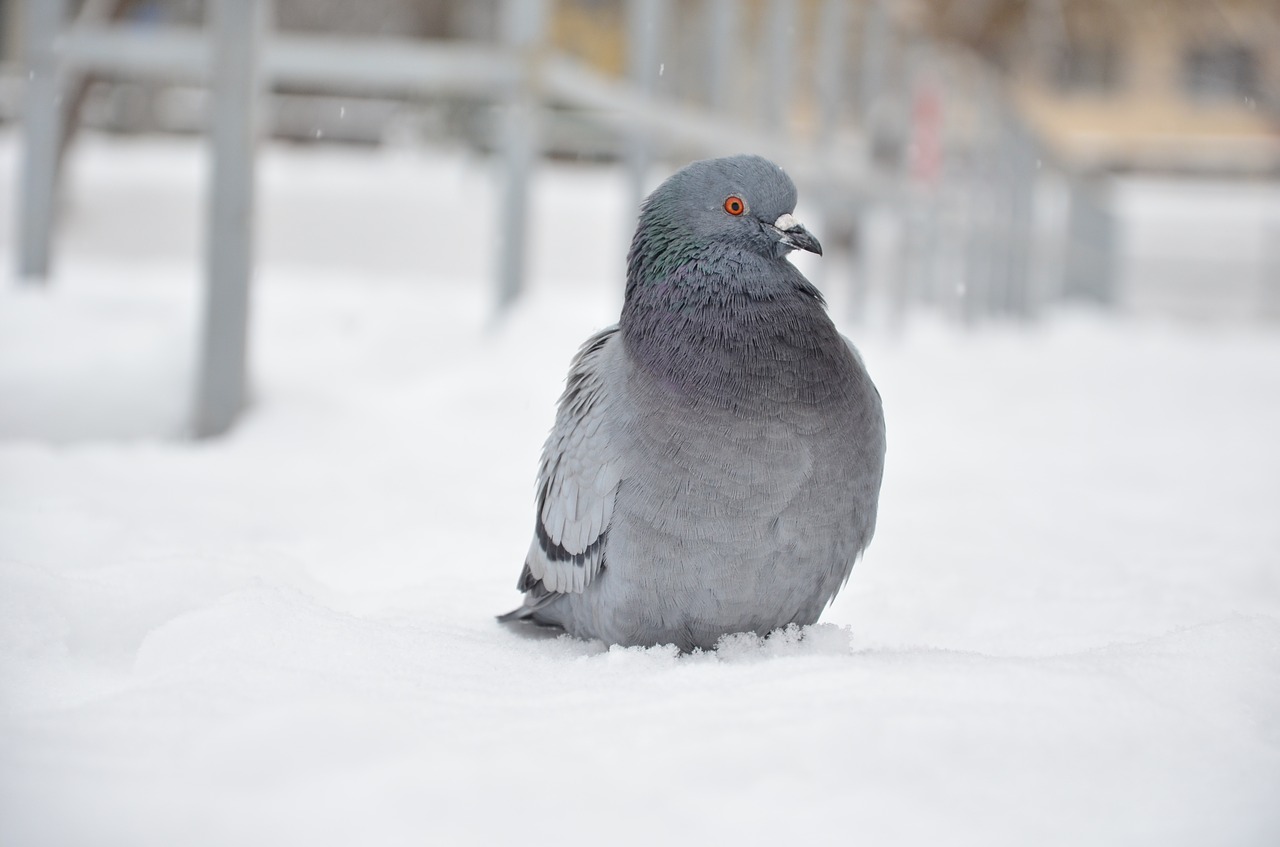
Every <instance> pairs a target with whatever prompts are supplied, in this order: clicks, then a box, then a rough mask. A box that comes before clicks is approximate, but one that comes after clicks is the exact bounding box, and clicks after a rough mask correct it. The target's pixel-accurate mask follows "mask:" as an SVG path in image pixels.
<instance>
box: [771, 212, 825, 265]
mask: <svg viewBox="0 0 1280 847" xmlns="http://www.w3.org/2000/svg"><path fill="white" fill-rule="evenodd" d="M773 228H774V229H776V230H777V231H778V240H779V241H781V242H782V243H783V244H785V245H787V246H788V247H791V248H793V249H795V250H807V251H809V252H810V253H817V254H818V255H819V256H821V255H822V245H821V244H819V243H818V239H816V238H814V237H813V233H811V232H809V230H807V229H805V228H804V225H803V224H801V223H800V222H799V221H798V220H796V218H795V215H791V214H786V215H783V216H782V217H780V218H778V219H777V220H776V221H774V222H773Z"/></svg>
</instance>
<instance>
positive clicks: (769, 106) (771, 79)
mask: <svg viewBox="0 0 1280 847" xmlns="http://www.w3.org/2000/svg"><path fill="white" fill-rule="evenodd" d="M796 13H797V9H796V4H795V0H769V8H768V11H767V12H766V13H765V20H764V27H763V31H762V32H761V40H760V46H759V48H758V51H757V52H758V54H759V55H760V56H761V58H763V60H764V61H763V63H762V64H761V65H760V66H759V67H760V70H762V71H763V72H764V75H765V78H764V79H763V80H762V81H761V83H760V90H761V91H762V92H763V93H764V103H763V106H764V108H762V109H761V110H760V117H761V118H762V119H763V125H764V127H765V128H766V129H767V130H768V131H770V132H780V133H781V134H782V135H783V136H784V137H785V136H786V135H787V134H788V133H787V130H788V128H789V127H790V125H791V101H792V99H793V97H794V93H793V92H792V91H791V81H792V79H793V77H794V74H793V71H792V67H791V66H792V64H793V59H794V54H795V50H794V47H793V45H794V42H795V29H796V25H797V23H798V18H799V16H798V15H797V14H796Z"/></svg>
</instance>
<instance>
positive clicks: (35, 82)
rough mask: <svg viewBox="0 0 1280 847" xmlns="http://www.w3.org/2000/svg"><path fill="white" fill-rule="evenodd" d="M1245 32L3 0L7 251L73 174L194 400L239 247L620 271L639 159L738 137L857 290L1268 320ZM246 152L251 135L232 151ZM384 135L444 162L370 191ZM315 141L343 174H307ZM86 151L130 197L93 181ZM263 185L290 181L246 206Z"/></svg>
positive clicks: (1129, 25)
mask: <svg viewBox="0 0 1280 847" xmlns="http://www.w3.org/2000/svg"><path fill="white" fill-rule="evenodd" d="M1277 43H1280V4H1278V3H1276V2H1274V0H1221V2H1212V3H1203V2H1194V0H1145V2H1123V3H1121V2H1114V0H975V2H947V0H898V1H897V2H891V1H890V0H698V1H697V2H682V3H676V2H664V0H647V2H646V0H478V1H476V2H457V0H454V1H453V2H451V0H370V2H362V3H344V2H337V1H336V0H274V1H273V2H268V0H258V2H253V1H252V0H226V2H222V3H212V2H200V0H42V2H31V3H19V2H12V0H6V2H2V3H0V50H2V51H3V52H2V54H0V121H2V122H3V133H4V136H5V138H4V144H5V148H6V150H7V153H6V155H7V156H8V158H9V160H10V162H11V170H10V174H11V178H10V179H9V181H8V182H9V184H8V186H7V191H6V192H5V193H6V195H8V197H7V200H6V202H10V203H12V204H13V206H12V208H11V209H9V210H6V215H7V216H8V217H9V220H8V221H7V222H6V226H5V234H4V237H5V238H12V239H13V240H12V242H10V243H9V245H8V247H7V249H6V252H8V253H11V254H12V257H11V259H10V265H11V267H12V268H13V269H14V272H15V276H16V277H17V278H18V279H22V280H25V281H26V282H27V283H33V282H34V283H35V284H37V285H38V284H41V282H42V281H44V280H46V279H47V278H48V277H49V274H50V273H51V271H52V269H53V268H54V267H55V266H56V265H57V259H58V257H59V255H60V254H68V256H69V260H70V261H72V262H75V261H76V260H77V259H76V257H78V256H79V251H80V250H81V249H82V248H81V245H82V244H83V243H84V240H83V239H81V240H77V239H76V238H75V237H74V232H75V227H76V226H77V223H76V221H75V220H74V218H76V217H77V216H82V215H85V214H91V213H92V212H91V211H87V210H90V209H91V208H92V205H93V204H94V203H95V202H97V200H102V201H103V202H104V204H105V203H107V202H108V201H109V204H110V205H111V206H112V207H113V209H114V213H112V214H110V215H108V216H107V218H106V219H105V220H100V221H97V222H95V223H94V226H93V227H91V229H92V230H93V234H87V235H86V237H87V238H88V239H89V241H91V242H93V243H94V244H95V245H97V246H98V247H99V248H101V249H102V250H105V251H108V253H109V252H110V251H112V250H124V251H125V253H124V255H126V256H129V257H132V259H131V260H138V259H141V260H142V261H144V262H150V263H154V260H156V259H157V258H160V257H162V256H164V255H166V254H167V253H169V252H172V257H173V258H174V259H175V260H183V261H189V262H194V263H195V265H193V267H195V268H196V269H197V271H196V272H197V273H198V274H199V275H200V278H201V280H202V283H201V284H202V285H203V286H204V295H203V296H204V297H205V299H206V303H205V306H204V307H203V309H204V312H203V314H202V316H201V317H200V320H202V321H203V322H204V323H203V324H202V326H203V329H202V332H203V336H202V337H203V341H202V342H201V345H202V346H201V347H200V352H199V354H198V361H197V362H196V363H195V367H196V369H197V372H198V374H199V376H198V377H197V381H198V385H197V388H196V393H197V401H196V405H197V408H196V410H195V413H194V415H195V424H194V428H195V430H196V431H197V432H202V433H215V432H220V431H222V430H224V429H225V428H226V426H228V425H229V422H230V420H231V419H232V417H233V416H234V410H236V409H238V408H239V407H240V406H241V405H242V403H243V401H244V396H243V395H244V390H245V389H244V377H243V376H242V372H243V371H244V369H245V367H246V364H245V359H246V356H245V354H244V352H243V347H244V344H245V341H244V339H245V337H246V335H247V332H248V330H247V329H246V328H245V323H246V321H247V314H248V306H247V304H248V302H249V301H250V299H251V298H250V296H249V294H248V291H249V290H250V289H251V286H250V283H249V280H250V278H251V277H252V276H253V274H254V272H255V269H257V270H259V272H261V268H262V266H263V263H264V261H265V262H266V263H268V264H270V263H271V262H272V261H273V260H275V259H277V258H279V257H280V256H281V255H282V254H289V255H292V256H293V257H295V258H304V257H306V256H310V257H311V258H313V259H317V260H318V263H319V264H321V265H322V266H324V267H328V268H332V267H333V264H332V263H333V261H335V260H341V261H346V262H348V264H349V265H350V266H351V268H352V269H353V270H355V269H360V268H362V267H363V268H365V269H366V270H367V269H369V268H373V267H376V268H378V269H380V270H382V271H384V272H387V273H391V274H393V275H403V276H406V277H416V278H420V279H422V280H423V281H424V282H427V281H429V280H431V279H439V278H442V277H449V278H456V277H457V273H458V271H459V263H458V261H457V259H456V257H454V258H452V259H451V258H449V257H446V256H444V255H442V253H444V252H445V249H444V245H450V246H452V247H462V246H466V247H468V248H469V249H472V250H473V251H474V252H472V253H471V259H472V261H471V262H470V263H469V264H468V265H466V270H467V271H469V272H472V275H473V277H474V278H473V279H469V280H468V281H467V283H466V284H467V285H479V286H484V287H485V290H486V291H487V296H488V297H489V298H490V300H491V303H492V307H493V309H494V310H495V311H501V310H504V309H506V308H508V307H509V306H511V304H513V303H515V302H516V301H517V300H518V299H519V298H520V297H521V296H523V295H524V294H526V293H527V292H528V290H529V289H530V287H531V286H536V285H537V280H538V279H539V278H541V277H544V276H566V275H567V276H572V275H573V271H574V270H578V271H581V270H582V268H583V267H587V268H590V269H591V272H592V273H593V274H595V275H596V276H597V277H599V285H601V286H606V287H610V288H612V289H618V288H620V286H619V285H618V284H617V280H618V279H619V278H620V273H621V265H620V257H621V256H622V255H623V252H624V251H625V244H626V241H627V238H628V237H629V231H630V227H631V226H632V223H633V220H634V212H635V209H636V207H637V205H638V203H639V200H640V199H641V198H642V197H643V195H644V193H645V192H646V191H647V190H648V189H649V188H651V187H652V186H653V185H654V184H655V183H656V181H657V180H658V179H660V178H661V177H662V176H664V175H665V174H667V173H669V172H670V171H671V170H673V169H674V168H676V167H678V166H679V165H681V164H683V163H684V162H686V161H688V160H690V159H693V158H702V157H706V156H712V155H718V154H725V153H734V152H741V151H744V150H750V151H755V152H760V153H763V154H765V155H768V156H771V157H773V158H775V159H777V160H778V161H779V162H781V163H782V164H783V165H784V166H785V167H787V168H788V170H789V171H790V172H791V173H792V174H793V175H794V176H795V178H796V179H797V182H798V183H799V184H800V187H801V196H802V210H803V211H804V212H805V213H806V215H807V217H808V218H809V219H810V220H811V223H812V224H813V225H814V226H816V227H817V229H818V230H819V231H820V232H821V233H822V239H823V244H824V246H827V248H828V253H827V258H826V259H825V260H824V261H823V262H822V263H821V265H816V266H814V267H813V268H811V269H808V268H807V269H808V270H810V272H811V273H812V274H813V275H814V276H815V277H817V278H818V281H819V282H820V284H821V285H822V286H823V287H824V289H825V290H827V291H828V293H829V295H830V296H831V297H832V298H833V300H834V301H838V302H839V304H840V308H841V309H843V310H844V314H845V315H846V316H847V317H848V318H850V319H853V320H857V321H863V322H866V321H870V322H872V323H879V324H883V325H901V324H902V322H904V321H905V320H907V319H908V316H910V315H913V314H918V313H922V312H924V313H931V314H935V315H939V316H941V317H942V318H943V319H946V320H955V321H959V322H963V323H967V324H976V323H979V322H981V321H984V320H989V319H993V318H994V319H1010V320H1017V321H1026V320H1033V319H1035V318H1036V317H1037V316H1038V315H1041V314H1042V313H1043V312H1044V310H1045V309H1046V308H1049V307H1051V306H1053V305H1054V304H1059V303H1063V302H1069V301H1076V302H1088V303H1092V304H1097V305H1098V306H1099V307H1101V308H1106V309H1112V310H1118V311H1122V312H1125V313H1131V314H1135V315H1142V316H1159V317H1166V318H1170V317H1171V318H1175V319H1179V320H1190V321H1212V322H1228V323H1232V324H1259V323H1262V324H1273V323H1274V322H1275V321H1276V320H1277V319H1280V189H1278V188H1277V186H1278V185H1280V183H1278V180H1280V51H1278V50H1276V49H1274V48H1275V45H1276V44H1277ZM121 139H128V140H140V141H141V142H142V143H143V146H142V147H139V146H137V145H130V144H127V143H126V144H123V145H122V144H120V143H118V140H121ZM206 139H208V141H206ZM148 144H150V145H151V146H150V147H147V146H146V145H148ZM206 150H207V152H199V151H206ZM193 151H196V152H193ZM264 151H265V156H266V157H268V158H273V159H275V160H278V161H279V164H278V165H270V164H269V165H265V166H262V167H256V165H258V160H260V159H263V158H264ZM285 151H288V152H285ZM335 151H345V153H337V155H339V158H340V159H341V162H342V163H341V164H340V165H334V166H333V167H332V168H326V167H325V166H323V165H320V166H319V167H317V168H315V169H312V171H308V169H307V168H306V166H305V164H302V163H306V162H309V161H315V156H316V154H317V153H319V154H320V155H321V156H322V157H323V155H324V152H329V153H333V152H335ZM355 151H359V152H355ZM407 151H408V152H407ZM82 154H83V155H82ZM405 155H417V156H419V157H421V159H422V160H424V161H427V160H429V161H430V164H429V165H424V168H423V169H422V171H421V173H425V172H426V170H428V169H438V170H440V171H441V172H442V173H443V174H445V176H444V178H435V179H432V180H429V181H428V183H429V184H424V189H425V191H426V192H429V193H430V194H431V195H433V196H434V201H433V202H428V201H427V200H426V198H422V197H415V198H412V200H411V202H412V201H419V202H422V203H424V204H425V206H426V207H428V208H423V207H421V206H406V205H405V202H406V199H407V198H398V199H397V198H394V197H391V198H388V197H385V196H383V194H384V193H385V192H387V191H390V192H391V193H392V194H395V191H394V183H395V181H396V180H397V179H398V177H396V176H394V175H392V176H389V177H388V175H387V174H386V173H385V172H386V170H387V161H388V160H390V159H395V158H397V157H400V158H401V159H403V157H404V156H405ZM195 156H205V157H206V158H204V159H203V160H199V159H196V158H193V157H195ZM78 159H83V160H84V161H80V162H78V161H77V160H78ZM112 159H114V161H109V160H112ZM98 162H101V167H100V170H99V169H98V165H97V164H96V163H98ZM290 162H292V164H290ZM91 163H95V164H91ZM148 163H149V164H148ZM82 167H83V169H84V174H85V175H84V176H83V178H81V177H80V176H78V174H79V173H80V168H82ZM291 167H293V168H295V169H296V168H302V170H301V171H299V172H297V173H296V174H295V175H294V176H293V177H291V178H288V179H285V178H283V177H277V176H276V175H275V170H276V169H277V168H284V169H285V170H288V169H289V168H291ZM361 167H364V168H365V169H366V173H367V176H368V178H367V179H361V178H360V176H359V174H360V170H361ZM129 168H134V169H135V170H134V171H133V172H132V173H131V174H130V175H128V176H126V175H125V174H126V171H127V169H129ZM166 168H168V169H169V171H171V172H170V173H168V175H165V174H166ZM175 168H176V169H177V170H176V171H174V169H175ZM192 168H195V169H197V171H193V170H192ZM202 168H203V169H206V170H198V169H202ZM263 168H266V170H265V171H264V170H263ZM393 170H394V169H393ZM179 172H180V173H183V174H184V175H186V176H185V178H187V179H188V180H189V182H190V184H189V186H188V188H189V191H188V194H187V195H183V196H184V197H186V198H187V199H183V200H178V199H177V194H176V193H175V192H176V189H175V187H174V186H175V182H174V179H175V178H176V177H177V174H178V173H179ZM339 172H340V173H343V174H347V178H348V179H349V180H350V181H352V182H354V183H355V185H356V186H357V187H355V188H354V189H353V190H352V191H350V192H347V193H346V194H345V195H335V196H333V198H332V200H331V201H326V200H325V199H323V198H321V197H319V196H317V195H316V194H315V192H316V191H318V190H320V189H318V188H317V186H318V185H320V184H322V183H323V182H324V180H325V179H335V178H337V177H336V176H335V174H336V173H339ZM307 173H314V175H313V176H311V177H308V176H307V175H306V174H307ZM551 173H554V174H557V175H560V176H559V177H558V178H551V179H550V180H549V181H548V178H547V176H546V175H547V174H551ZM113 174H114V175H115V179H116V180H117V188H119V189H120V190H124V191H125V192H126V194H127V195H128V196H129V197H131V198H133V199H132V205H131V206H129V207H125V208H121V207H120V203H121V202H128V201H127V200H126V199H125V198H120V199H116V198H114V197H111V196H110V192H111V191H112V190H113V189H112V188H110V187H108V186H105V185H96V183H95V181H96V180H99V179H106V180H111V179H112V178H113V177H112V176H111V175H113ZM377 174H382V176H381V177H380V176H378V175H377ZM464 174H469V175H475V176H476V177H477V178H478V179H479V180H480V181H479V182H478V183H476V186H475V187H471V186H470V184H468V186H469V187H468V197H467V204H466V206H465V209H462V210H461V211H463V212H464V213H465V215H466V216H467V219H468V226H467V227H465V232H463V231H455V232H450V230H449V227H450V223H449V222H447V221H437V220H436V219H434V218H433V217H432V215H433V214H435V215H436V216H437V217H438V216H440V215H441V214H443V215H444V217H445V218H447V219H450V220H452V221H453V225H454V226H455V227H456V225H457V223H458V220H460V217H459V216H458V215H457V214H456V212H457V211H459V210H458V209H457V207H456V206H455V207H454V212H455V214H453V215H449V214H445V209H446V205H447V203H446V201H451V200H456V199H457V198H456V197H453V198H450V197H449V196H448V195H449V192H450V191H453V190H456V189H457V188H458V182H457V181H458V180H459V179H463V176H462V175H464ZM481 174H483V176H481ZM437 176H439V175H437ZM380 179H381V180H382V181H381V182H379V180H380ZM575 180H576V181H577V183H575ZM583 180H585V181H586V183H591V184H593V185H596V186H604V185H611V186H614V190H611V191H610V190H606V189H603V188H602V189H600V192H601V193H598V194H597V196H596V200H595V201H594V202H595V204H596V205H595V208H591V207H589V206H588V205H586V203H587V201H586V199H585V198H586V197H587V196H588V195H584V199H583V200H582V201H580V202H579V204H578V206H577V209H576V210H575V213H574V214H575V215H581V216H586V217H588V218H590V219H592V221H593V223H592V229H591V230H590V231H589V233H590V239H589V240H590V241H592V242H593V243H595V244H596V245H597V247H596V248H594V249H591V250H589V251H586V252H588V253H590V254H591V255H592V256H595V255H596V254H599V256H600V257H601V261H600V263H598V264H593V261H594V260H593V259H585V258H583V255H582V254H583V252H584V244H583V239H581V238H579V239H576V240H574V241H573V242H572V251H573V253H574V254H576V256H577V259H575V261H574V263H573V265H572V267H571V268H569V269H558V268H557V266H556V264H555V263H554V261H553V262H552V263H551V264H550V265H547V264H546V263H545V262H544V263H542V264H539V262H540V261H541V260H540V259H539V256H541V255H543V254H544V253H546V252H548V251H551V252H555V253H557V254H562V253H563V251H564V248H565V247H566V244H561V243H558V242H556V241H555V238H556V237H557V233H556V232H552V233H548V231H547V229H548V228H547V227H545V226H542V225H540V223H539V221H541V222H542V223H546V220H545V219H542V218H540V217H539V211H538V210H539V205H538V204H539V203H542V202H545V198H544V194H545V191H550V192H552V193H553V194H554V193H555V192H558V191H563V190H566V186H571V185H573V184H585V183H583ZM121 182H125V183H130V186H131V187H124V186H121V185H120V184H119V183H121ZM148 185H151V188H147V187H146V186H148ZM277 185H278V186H279V187H278V188H276V187H273V186H277ZM377 185H382V186H383V187H382V188H379V187H376V186H377ZM308 186H310V187H308ZM414 190H415V191H416V190H417V189H416V188H415V189H414ZM380 192H382V193H380ZM477 192H479V193H482V194H483V195H484V196H474V195H475V194H476V193H477ZM308 193H310V194H311V195H312V196H311V198H310V200H308V199H305V197H304V196H305V195H307V194H308ZM405 193H408V191H406V192H405ZM286 195H287V196H290V197H293V198H296V199H294V200H291V201H285V202H293V203H296V204H297V205H299V206H302V207H304V209H305V211H303V212H301V213H286V212H277V211H273V206H274V205H278V203H279V202H281V200H280V198H282V197H285V196H286ZM148 198H150V199H148ZM606 198H607V199H606ZM565 202H566V203H569V204H571V205H573V204H574V203H575V202H576V201H574V200H572V199H566V200H565ZM175 203H176V204H178V205H176V206H175ZM191 203H194V204H196V205H195V207H194V208H191V207H190V206H189V204H191ZM179 209H180V211H179ZM341 209H346V210H348V211H352V210H358V209H364V211H363V212H354V211H352V214H351V216H350V219H347V218H344V216H343V213H342V212H341V211H335V210H341ZM410 215H413V216H417V220H416V221H409V220H406V217H407V216H410ZM175 216H176V217H177V218H178V220H177V221H175V220H174V219H175ZM69 219H71V220H69ZM602 219H607V222H604V223H602ZM299 220H305V221H306V225H305V226H296V225H295V224H296V223H297V222H298V221H299ZM130 222H133V223H135V224H136V226H130V225H129V224H130ZM291 222H292V223H291ZM326 227H328V229H325V228H326ZM353 227H354V228H353ZM432 232H434V233H436V234H437V235H439V236H441V238H440V240H439V241H438V242H432V241H431V240H430V239H429V238H428V239H427V240H425V241H424V239H423V238H422V237H420V235H419V234H421V235H424V236H425V235H427V234H428V233H432ZM558 233H559V234H560V235H561V236H563V231H562V230H560V231H558ZM469 238H470V239H474V242H472V241H468V239H469ZM602 240H603V241H606V242H607V244H601V242H602ZM64 242H65V243H64ZM103 258H105V255H104V257H103ZM86 261H89V260H88V259H86ZM584 262H585V265H584ZM610 280H614V282H610Z"/></svg>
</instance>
